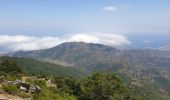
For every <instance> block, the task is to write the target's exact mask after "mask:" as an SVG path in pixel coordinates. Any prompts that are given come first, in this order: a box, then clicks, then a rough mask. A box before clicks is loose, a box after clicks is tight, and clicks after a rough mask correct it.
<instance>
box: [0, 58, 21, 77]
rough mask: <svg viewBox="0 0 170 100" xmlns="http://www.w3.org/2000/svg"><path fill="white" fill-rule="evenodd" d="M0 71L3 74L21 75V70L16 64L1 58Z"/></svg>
mask: <svg viewBox="0 0 170 100" xmlns="http://www.w3.org/2000/svg"><path fill="white" fill-rule="evenodd" d="M0 71H1V72H3V73H8V74H9V73H10V74H19V73H22V70H21V68H20V67H19V66H18V65H17V63H16V62H15V61H13V60H11V59H9V58H8V57H3V58H2V60H1V63H0Z"/></svg>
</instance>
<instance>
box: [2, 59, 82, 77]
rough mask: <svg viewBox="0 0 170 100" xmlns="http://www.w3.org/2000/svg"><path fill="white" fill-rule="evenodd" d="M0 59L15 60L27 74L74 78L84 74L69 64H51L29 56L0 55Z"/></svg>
mask: <svg viewBox="0 0 170 100" xmlns="http://www.w3.org/2000/svg"><path fill="white" fill-rule="evenodd" d="M2 59H11V60H12V61H15V62H16V63H17V64H18V65H19V66H20V67H21V68H22V69H23V71H24V72H25V73H29V74H33V75H36V74H42V75H48V76H50V75H54V76H56V75H59V76H72V77H76V78H80V77H82V76H84V75H85V73H84V72H83V71H82V70H80V69H78V68H74V67H69V66H61V65H57V64H52V63H48V62H43V61H38V60H35V59H30V58H8V57H1V58H0V61H1V60H2Z"/></svg>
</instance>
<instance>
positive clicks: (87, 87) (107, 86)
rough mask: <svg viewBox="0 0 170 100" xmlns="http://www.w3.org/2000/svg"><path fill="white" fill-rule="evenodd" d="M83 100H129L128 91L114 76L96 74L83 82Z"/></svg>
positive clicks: (81, 97) (81, 95) (81, 96)
mask: <svg viewBox="0 0 170 100" xmlns="http://www.w3.org/2000/svg"><path fill="white" fill-rule="evenodd" d="M79 98H80V99H82V100H94V99H95V100H111V99H115V100H125V99H126V100H128V98H130V97H129V95H128V89H127V88H126V86H124V85H123V83H122V81H121V80H120V79H119V78H118V77H116V76H115V75H114V74H110V73H94V74H92V75H91V76H89V77H87V78H85V79H83V80H82V81H81V94H80V97H79Z"/></svg>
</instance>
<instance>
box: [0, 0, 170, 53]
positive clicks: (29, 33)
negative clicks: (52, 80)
mask: <svg viewBox="0 0 170 100" xmlns="http://www.w3.org/2000/svg"><path fill="white" fill-rule="evenodd" d="M169 5H170V0H0V52H4V51H17V50H38V49H45V48H50V47H53V46H56V45H58V44H60V43H63V42H72V41H78V42H79V41H83V42H88V43H101V44H105V45H111V46H130V47H135V48H143V47H159V46H164V45H169V44H170V39H169V38H170V19H169V18H170V12H169V11H170V6H169ZM39 44H41V45H39Z"/></svg>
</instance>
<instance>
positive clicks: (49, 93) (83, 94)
mask: <svg viewBox="0 0 170 100" xmlns="http://www.w3.org/2000/svg"><path fill="white" fill-rule="evenodd" d="M0 69H1V73H3V74H2V75H1V76H4V78H5V80H9V79H10V80H11V79H12V80H14V79H21V81H23V80H22V77H28V74H25V73H24V72H23V71H22V69H21V67H19V66H18V65H17V63H15V62H14V61H13V60H10V59H7V58H4V59H3V60H1V63H0ZM14 73H15V74H14ZM9 77H10V78H9ZM29 77H30V78H29V79H27V80H26V83H28V84H31V85H38V86H39V87H40V88H41V91H40V92H38V93H27V92H24V91H21V90H20V89H19V88H18V87H17V86H15V85H9V84H7V85H1V89H2V90H3V91H5V92H7V93H9V94H12V95H17V96H20V97H22V98H33V99H34V100H133V99H134V100H137V99H139V100H141V99H142V98H141V97H136V96H133V95H132V94H131V91H130V89H129V87H128V86H127V85H125V84H124V83H123V81H122V80H121V79H120V78H119V77H117V76H116V75H115V74H113V73H93V74H91V75H89V76H87V77H84V78H79V79H77V78H73V77H68V76H57V75H56V76H53V77H52V76H51V77H49V76H45V75H44V76H42V75H37V77H35V76H29ZM33 77H34V78H33ZM48 82H50V83H48Z"/></svg>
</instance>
